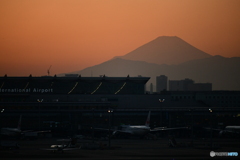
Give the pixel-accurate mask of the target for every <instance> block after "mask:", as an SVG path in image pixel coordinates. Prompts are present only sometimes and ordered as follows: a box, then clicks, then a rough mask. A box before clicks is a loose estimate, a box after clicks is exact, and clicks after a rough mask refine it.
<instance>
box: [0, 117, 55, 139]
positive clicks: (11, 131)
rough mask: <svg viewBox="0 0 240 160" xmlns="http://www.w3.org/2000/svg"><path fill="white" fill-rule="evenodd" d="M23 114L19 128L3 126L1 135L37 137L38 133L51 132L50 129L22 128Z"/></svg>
mask: <svg viewBox="0 0 240 160" xmlns="http://www.w3.org/2000/svg"><path fill="white" fill-rule="evenodd" d="M21 122H22V115H20V118H19V121H18V126H17V128H1V135H2V136H7V137H17V136H28V137H31V138H33V137H37V135H38V133H49V132H51V131H50V130H46V131H32V130H26V131H22V130H21Z"/></svg>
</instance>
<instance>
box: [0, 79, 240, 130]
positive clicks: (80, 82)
mask: <svg viewBox="0 0 240 160" xmlns="http://www.w3.org/2000/svg"><path fill="white" fill-rule="evenodd" d="M149 79H150V77H129V76H127V77H106V76H102V77H81V76H78V77H57V76H54V77H50V76H45V77H32V76H31V75H30V76H29V77H7V76H4V77H0V109H1V110H2V111H3V109H4V111H3V112H1V117H0V120H1V121H0V125H1V127H16V126H17V122H18V119H19V116H20V115H22V128H23V129H31V130H34V129H38V130H39V129H50V130H52V131H53V133H55V134H58V133H64V134H68V135H72V134H79V133H81V132H82V130H87V129H89V128H91V127H92V126H95V127H106V128H108V127H109V124H110V123H111V126H118V125H120V124H132V125H137V124H138V125H142V124H144V123H145V120H146V117H147V114H148V111H150V110H151V122H150V125H151V126H152V127H159V126H165V127H166V126H167V127H178V126H197V125H198V126H205V127H207V126H210V125H214V126H218V127H223V126H225V125H239V124H237V123H238V122H239V120H240V92H239V91H166V90H165V91H162V92H159V93H153V94H149V92H146V90H145V85H146V83H147V81H148V80H149ZM109 111H110V112H109Z"/></svg>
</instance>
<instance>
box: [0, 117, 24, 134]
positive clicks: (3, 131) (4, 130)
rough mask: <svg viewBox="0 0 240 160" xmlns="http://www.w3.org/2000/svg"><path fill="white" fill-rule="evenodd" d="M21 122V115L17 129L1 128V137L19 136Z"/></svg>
mask: <svg viewBox="0 0 240 160" xmlns="http://www.w3.org/2000/svg"><path fill="white" fill-rule="evenodd" d="M21 121H22V115H20V118H19V121H18V126H17V128H1V135H4V136H19V135H21V133H22V131H21Z"/></svg>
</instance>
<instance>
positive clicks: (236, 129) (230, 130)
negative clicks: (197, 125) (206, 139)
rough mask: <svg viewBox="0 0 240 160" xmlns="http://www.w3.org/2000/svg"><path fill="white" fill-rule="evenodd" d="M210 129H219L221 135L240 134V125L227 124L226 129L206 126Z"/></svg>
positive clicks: (232, 135)
mask: <svg viewBox="0 0 240 160" xmlns="http://www.w3.org/2000/svg"><path fill="white" fill-rule="evenodd" d="M205 129H207V130H208V131H211V130H212V131H217V132H218V135H219V136H220V137H236V136H240V126H226V127H225V128H224V129H216V128H205Z"/></svg>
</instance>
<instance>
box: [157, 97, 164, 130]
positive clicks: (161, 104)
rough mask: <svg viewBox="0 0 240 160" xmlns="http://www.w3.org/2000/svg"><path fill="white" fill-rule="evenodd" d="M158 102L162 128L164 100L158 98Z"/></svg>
mask: <svg viewBox="0 0 240 160" xmlns="http://www.w3.org/2000/svg"><path fill="white" fill-rule="evenodd" d="M158 100H159V102H160V109H161V118H160V126H162V125H163V123H162V120H163V102H164V101H165V99H164V98H163V99H161V98H159V99H158Z"/></svg>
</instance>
